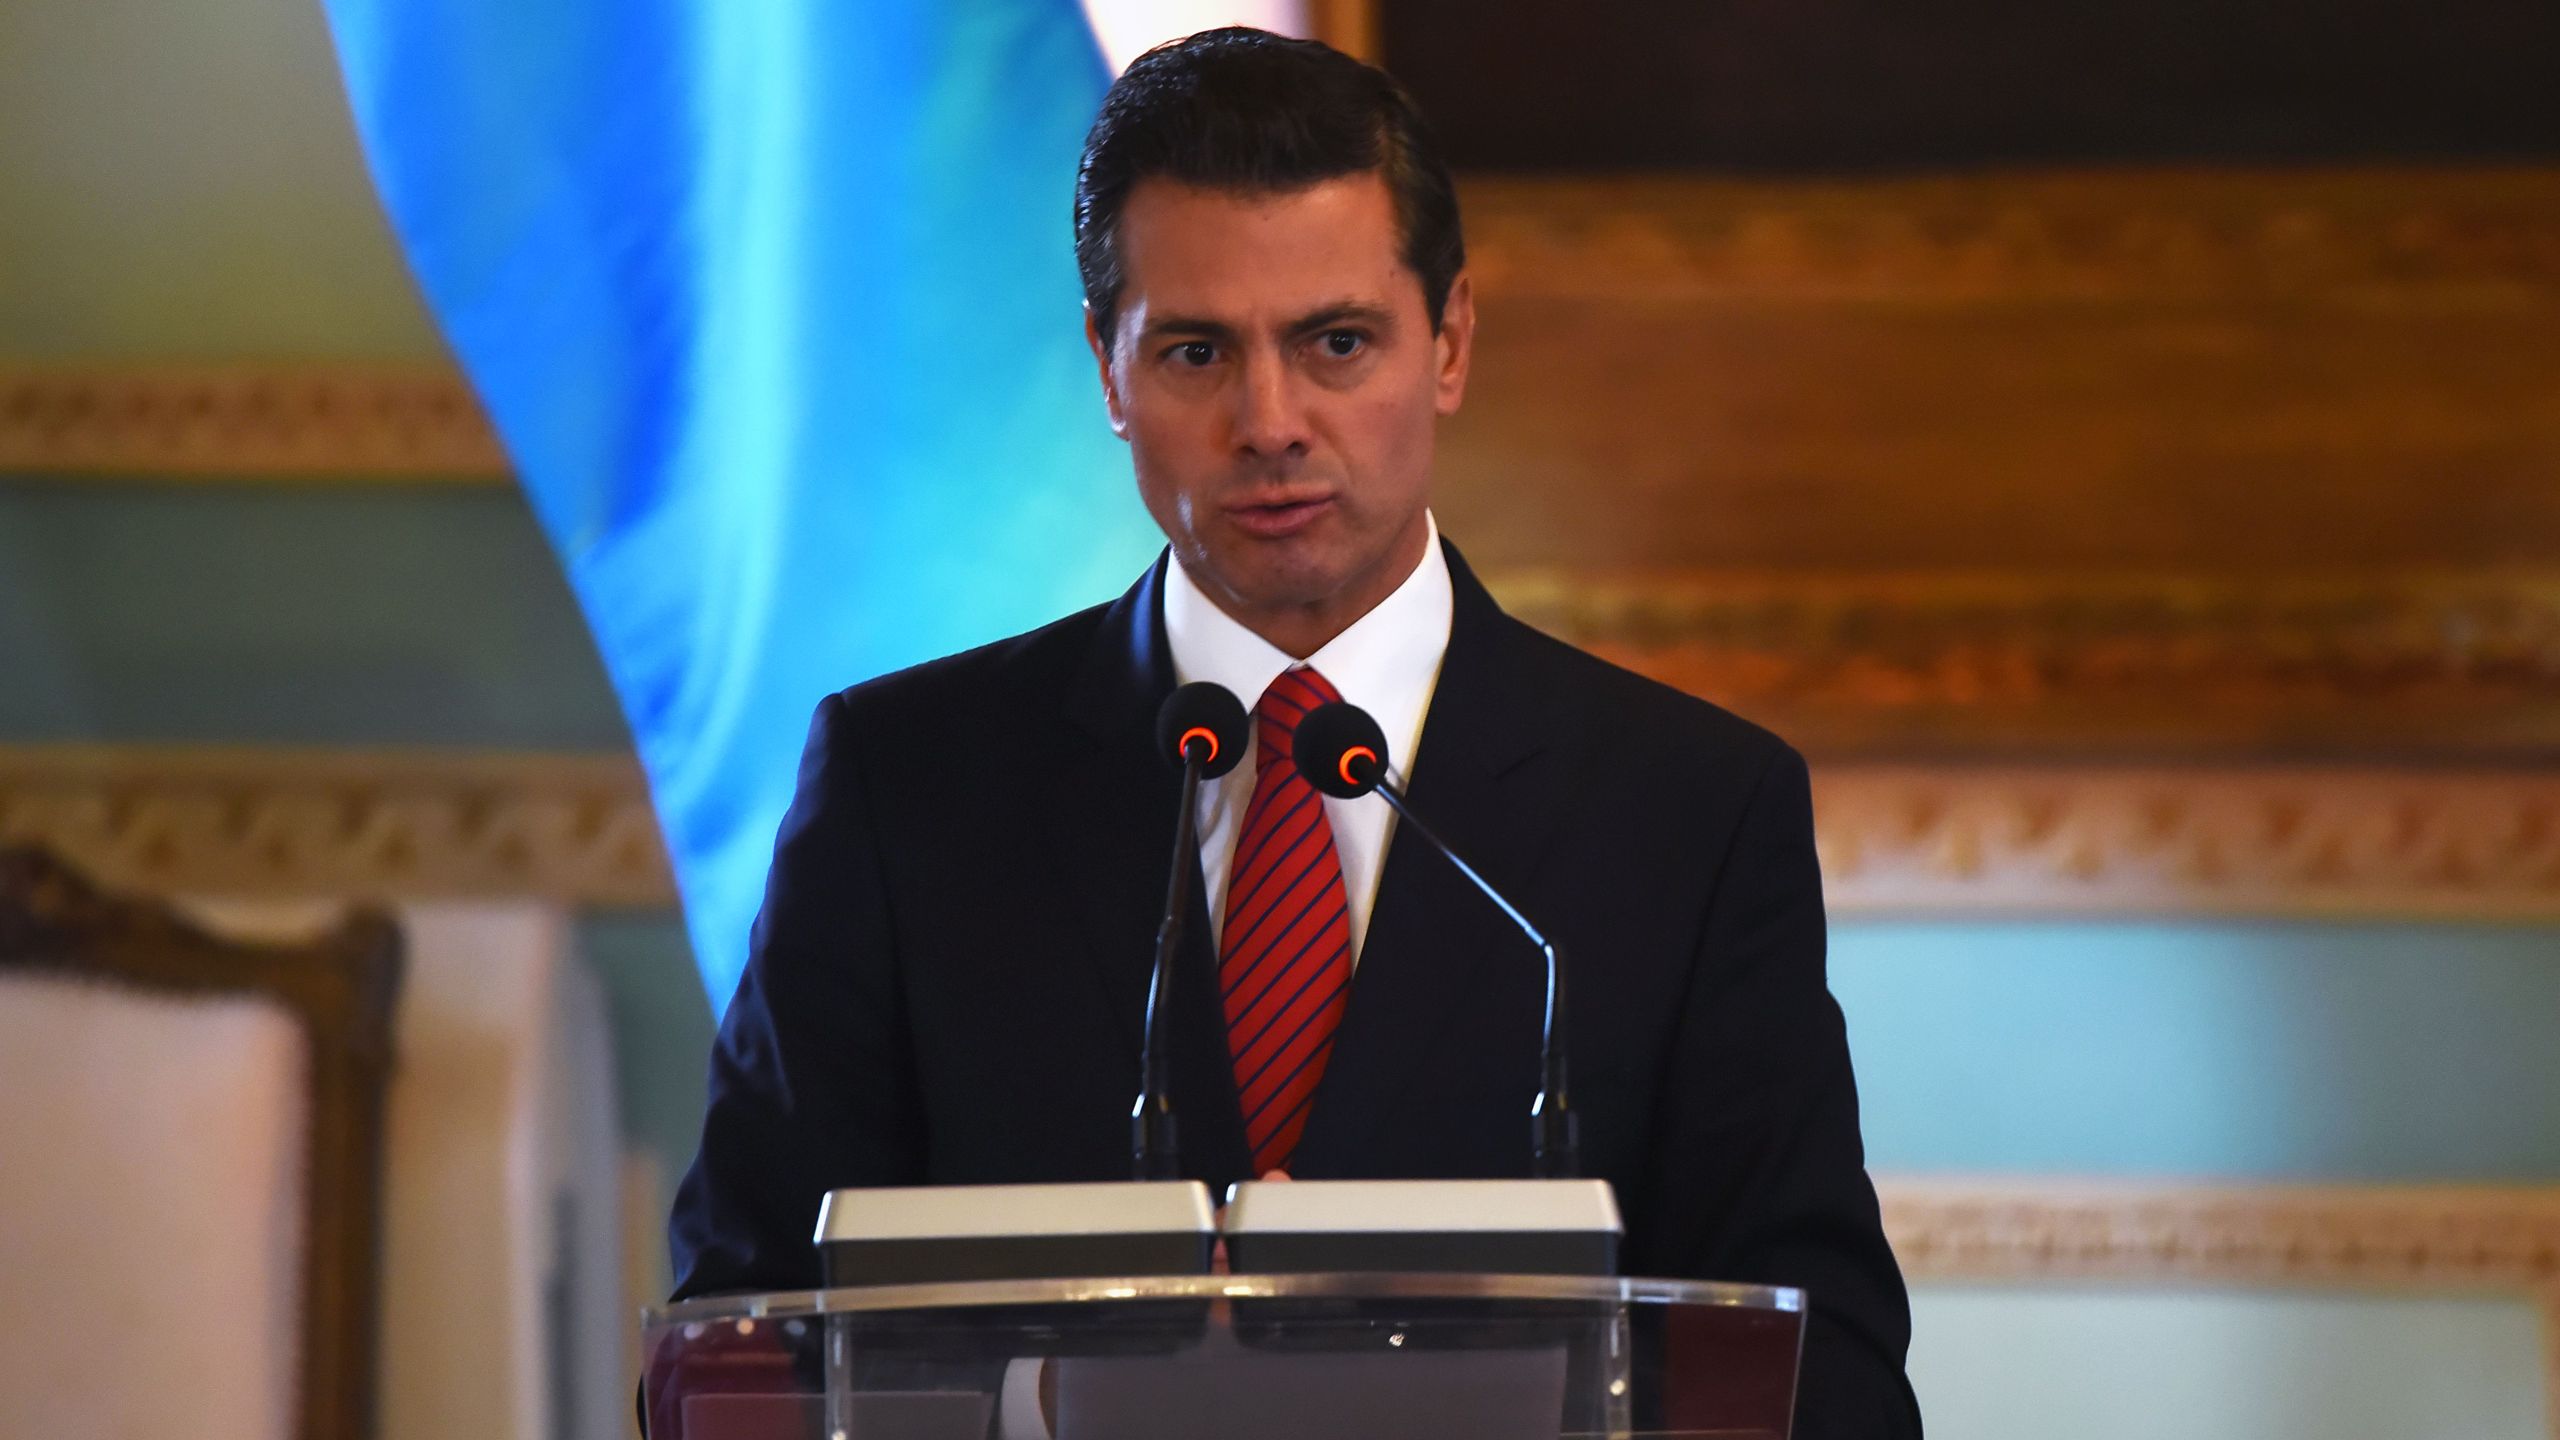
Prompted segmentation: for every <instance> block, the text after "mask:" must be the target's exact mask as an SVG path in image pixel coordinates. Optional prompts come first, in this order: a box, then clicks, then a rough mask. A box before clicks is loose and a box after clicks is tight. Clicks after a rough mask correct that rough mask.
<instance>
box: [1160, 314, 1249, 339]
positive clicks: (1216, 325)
mask: <svg viewBox="0 0 2560 1440" xmlns="http://www.w3.org/2000/svg"><path fill="white" fill-rule="evenodd" d="M1138 333H1139V335H1140V336H1141V337H1142V338H1144V339H1148V340H1153V339H1156V338H1158V337H1160V336H1168V335H1197V336H1199V337H1201V338H1203V339H1208V340H1233V339H1235V338H1236V330H1235V327H1234V326H1232V325H1229V324H1227V323H1225V322H1224V321H1220V320H1207V319H1203V318H1201V317H1199V316H1196V315H1159V316H1156V317H1155V318H1153V319H1151V320H1149V321H1148V322H1147V324H1146V328H1145V329H1143V330H1140V331H1139V332H1138Z"/></svg>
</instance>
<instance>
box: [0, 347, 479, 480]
mask: <svg viewBox="0 0 2560 1440" xmlns="http://www.w3.org/2000/svg"><path fill="white" fill-rule="evenodd" d="M0 472H20V473H26V474H36V475H101V474H103V475H123V476H149V477H154V478H164V477H166V478H177V477H188V478H208V479H290V480H356V479H361V480H387V479H396V480H465V481H493V480H503V479H506V478H507V477H508V476H509V475H511V474H513V473H514V472H513V469H512V468H511V467H510V466H509V464H508V462H507V456H506V452H505V450H504V449H503V448H502V447H501V446H500V445H499V443H498V438H497V435H496V434H495V432H493V431H492V430H491V429H490V427H489V423H488V420H487V418H486V417H485V416H483V415H482V414H481V411H480V405H479V402H478V401H477V400H476V399H474V398H473V396H472V393H471V388H470V386H469V385H468V384H466V383H465V382H464V381H463V380H462V378H461V377H460V376H458V375H456V374H454V373H453V372H451V371H449V370H444V369H440V368H432V367H406V368H401V367H365V366H348V365H327V366H317V365H305V366H290V365H230V366H208V367H198V368H147V369H145V368H88V369H72V368H62V367H30V366H0Z"/></svg>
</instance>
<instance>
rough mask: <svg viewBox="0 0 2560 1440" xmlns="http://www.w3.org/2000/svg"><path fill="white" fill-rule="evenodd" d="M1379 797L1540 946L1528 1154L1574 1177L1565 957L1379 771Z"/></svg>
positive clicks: (1550, 1171) (1557, 1174)
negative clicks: (1540, 1011) (1540, 995)
mask: <svg viewBox="0 0 2560 1440" xmlns="http://www.w3.org/2000/svg"><path fill="white" fill-rule="evenodd" d="M1378 798H1379V799H1381V800H1384V801H1386V802H1387V804H1388V806H1389V807H1390V808H1392V809H1393V810H1394V811H1395V812H1396V818H1397V819H1398V820H1399V821H1401V822H1402V823H1404V824H1407V825H1410V826H1412V827H1413V828H1414V829H1415V830H1417V831H1419V832H1421V835H1422V838H1423V839H1424V840H1427V841H1429V842H1430V844H1431V848H1432V849H1434V850H1437V851H1439V852H1440V853H1441V854H1442V855H1443V856H1446V857H1447V858H1448V861H1449V863H1450V864H1452V865H1455V866H1457V867H1458V873H1459V874H1461V875H1464V876H1466V877H1467V880H1468V882H1469V883H1471V884H1473V885H1474V886H1475V887H1476V889H1477V890H1479V891H1481V892H1483V894H1484V898H1486V899H1487V900H1490V901H1492V902H1493V903H1494V907H1495V908H1496V909H1499V910H1500V911H1501V912H1502V913H1503V914H1505V915H1507V916H1509V917H1511V923H1512V924H1514V925H1517V926H1519V927H1520V933H1521V934H1523V935H1526V936H1528V937H1529V942H1530V943H1531V944H1533V945H1535V946H1537V947H1538V953H1539V955H1541V956H1542V957H1544V958H1545V960H1546V962H1547V1012H1546V1020H1545V1023H1544V1027H1543V1030H1542V1032H1541V1034H1540V1037H1539V1051H1538V1086H1539V1088H1538V1098H1537V1100H1536V1101H1535V1102H1534V1103H1533V1104H1532V1105H1531V1106H1530V1107H1529V1118H1530V1126H1531V1157H1532V1159H1533V1160H1534V1161H1535V1168H1536V1171H1537V1174H1538V1176H1539V1178H1541V1179H1569V1178H1572V1177H1573V1176H1575V1175H1576V1174H1578V1173H1579V1172H1580V1170H1581V1168H1582V1155H1581V1145H1580V1143H1579V1138H1578V1136H1577V1134H1576V1127H1575V1125H1574V1121H1573V1109H1572V1104H1571V1100H1570V1097H1569V1096H1568V1095H1567V1093H1566V1092H1567V1084H1568V1082H1567V1077H1566V1073H1565V1045H1564V1038H1565V1037H1564V1031H1563V1029H1562V1027H1560V1026H1559V1025H1558V1024H1557V1018H1558V1017H1559V1016H1561V1015H1562V1014H1563V1013H1564V958H1563V957H1562V956H1561V955H1559V954H1558V953H1557V951H1556V947H1555V942H1554V941H1552V940H1549V939H1548V938H1547V937H1546V933H1545V932H1544V931H1542V930H1540V929H1539V928H1538V927H1537V926H1535V925H1533V924H1531V923H1529V917H1528V916H1526V915H1523V914H1521V913H1520V911H1519V909H1518V908H1517V907H1516V906H1514V905H1513V904H1512V903H1511V902H1510V901H1509V900H1506V899H1504V898H1503V895H1502V892H1501V891H1499V890H1496V889H1494V888H1493V886H1492V884H1491V883H1490V882H1488V881H1487V880H1486V879H1485V878H1484V877H1483V876H1482V875H1479V874H1477V873H1476V867H1474V866H1473V865H1470V864H1468V863H1467V862H1466V861H1464V860H1462V859H1460V858H1458V852H1457V851H1455V850H1453V849H1451V848H1449V844H1448V842H1447V841H1444V840H1442V839H1441V838H1440V837H1439V836H1438V835H1436V834H1434V833H1433V832H1432V829H1431V827H1430V826H1429V825H1426V824H1424V823H1423V822H1422V817H1420V816H1418V815H1416V814H1414V813H1413V809H1412V807H1410V806H1408V805H1406V804H1405V803H1404V792H1403V791H1402V790H1399V789H1397V788H1396V787H1395V786H1394V785H1393V784H1391V783H1389V782H1388V780H1387V778H1386V777H1385V776H1383V775H1381V776H1379V777H1378Z"/></svg>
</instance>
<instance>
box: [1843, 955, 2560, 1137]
mask: <svg viewBox="0 0 2560 1440" xmlns="http://www.w3.org/2000/svg"><path fill="white" fill-rule="evenodd" d="M1832 986H1833V989H1834V991H1835V993H1837V994H1838V995H1839V997H1840V1002H1841V1005H1842V1007H1843V1008H1844V1009H1845V1010H1846V1011H1847V1012H1848V1016H1849V1028H1850V1036H1851V1040H1852V1043H1853V1045H1854V1047H1855V1052H1856V1056H1857V1062H1858V1078H1859V1082H1860V1090H1861V1095H1862V1098H1863V1101H1864V1108H1865V1116H1866V1130H1867V1142H1868V1149H1869V1157H1870V1160H1871V1162H1872V1163H1873V1164H1874V1165H1875V1166H1876V1167H1877V1168H1879V1169H1886V1170H1897V1171H1959V1170H1961V1171H1984V1170H1988V1171H2011V1172H2021V1173H2057V1172H2058V1173H2062V1174H2079V1175H2154V1176H2157V1175H2181V1176H2206V1177H2232V1178H2255V1179H2283V1180H2312V1179H2326V1180H2365V1181H2413V1180H2431V1179H2524V1178H2532V1179H2550V1178H2553V1177H2555V1176H2560V1044H2554V1043H2553V1039H2552V1036H2553V1032H2554V1026H2555V1024H2560V929H2555V928H2550V927H2543V928H2527V927H2513V926H2497V925H2456V924H2440V925H2411V924H2392V925H2382V924H2330V923H2310V922H2289V923H2275V922H2256V923H2252V922H2248V921H2238V920H2226V921H2180V922H2159V921H2143V922H2134V923H2115V924H2106V923H2077V924H2075V923H2033V924H2028V923H2007V924H1980V923H1976V924H1928V923H1903V924H1880V923H1867V924H1844V925H1840V926H1838V927H1837V928H1836V930H1835V933H1834V936H1833V942H1832Z"/></svg>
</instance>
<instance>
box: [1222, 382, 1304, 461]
mask: <svg viewBox="0 0 2560 1440" xmlns="http://www.w3.org/2000/svg"><path fill="white" fill-rule="evenodd" d="M1243 370H1244V373H1243V377H1242V383H1241V384H1240V385H1239V386H1238V387H1237V395H1236V448H1237V449H1239V450H1241V451H1243V452H1245V453H1246V454H1249V455H1255V456H1259V457H1261V458H1264V459H1277V458H1279V457H1282V456H1289V455H1303V454H1305V453H1306V449H1307V416H1306V409H1305V406H1303V405H1302V404H1301V403H1300V397H1299V395H1298V387H1297V384H1296V377H1294V376H1292V375H1291V374H1290V373H1289V367H1288V366H1287V365H1286V364H1284V363H1282V361H1281V359H1280V358H1279V357H1278V356H1253V357H1250V358H1248V359H1247V360H1246V362H1245V364H1244V367H1243Z"/></svg>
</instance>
